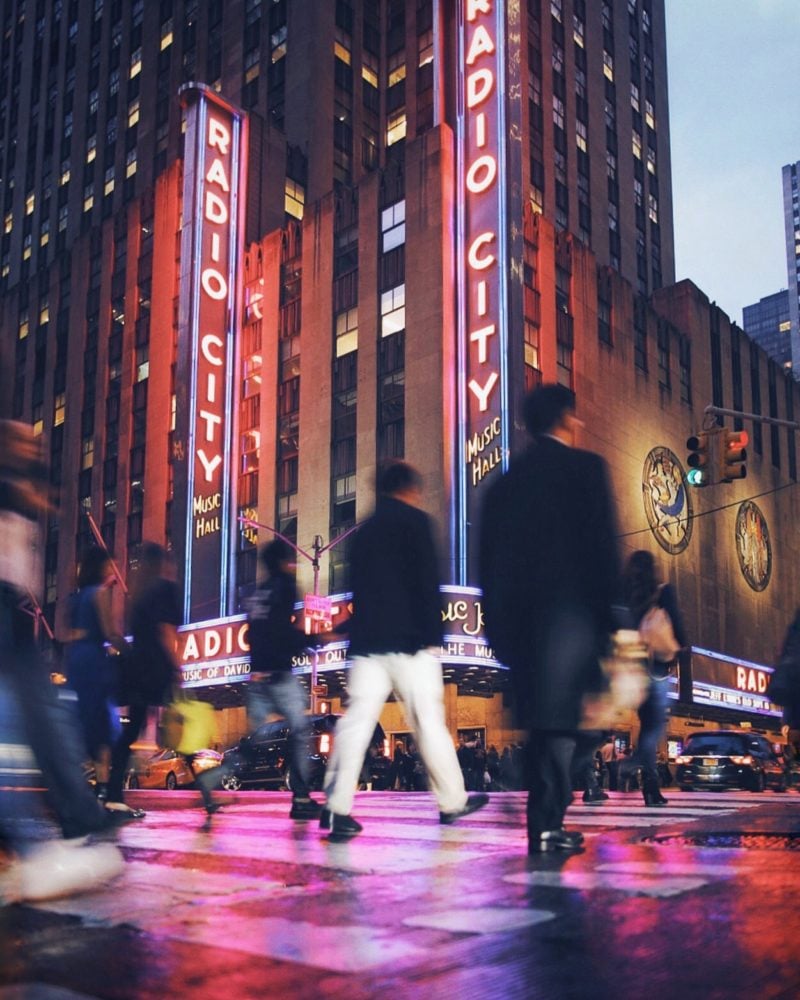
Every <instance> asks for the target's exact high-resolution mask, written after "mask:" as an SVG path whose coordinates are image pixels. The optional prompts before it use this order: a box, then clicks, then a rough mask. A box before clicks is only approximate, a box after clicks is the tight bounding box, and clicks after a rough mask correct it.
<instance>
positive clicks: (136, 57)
mask: <svg viewBox="0 0 800 1000" xmlns="http://www.w3.org/2000/svg"><path fill="white" fill-rule="evenodd" d="M141 72H142V49H141V46H140V47H139V48H138V49H136V51H135V52H133V53H131V68H130V71H129V73H128V79H129V80H132V79H133V78H134V77H135V76H138V75H139V74H140V73H141Z"/></svg>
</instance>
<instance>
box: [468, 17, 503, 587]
mask: <svg viewBox="0 0 800 1000" xmlns="http://www.w3.org/2000/svg"><path fill="white" fill-rule="evenodd" d="M504 12H505V2H504V0H461V3H460V4H459V23H458V31H459V46H458V49H459V73H458V98H459V114H458V149H457V154H458V155H457V163H458V178H457V187H458V215H459V225H458V250H457V261H458V264H457V266H458V276H457V279H458V280H457V287H458V294H459V303H458V316H459V324H458V326H459V329H458V352H457V357H458V379H459V384H458V410H459V413H458V436H459V439H458V448H457V454H458V459H457V461H458V475H457V480H458V498H457V504H458V511H457V514H456V518H455V522H456V530H457V532H459V540H458V543H457V549H458V552H457V563H458V567H459V569H458V582H459V583H461V584H465V583H466V582H467V578H468V576H469V574H470V572H471V567H472V564H473V562H474V552H473V550H474V548H475V546H474V544H473V541H472V539H471V537H470V526H472V525H476V524H477V520H478V511H479V507H480V500H481V494H482V490H483V488H484V487H485V486H486V485H487V484H488V483H489V482H490V481H491V480H492V479H493V478H494V476H495V475H498V474H499V473H500V471H501V470H502V469H503V468H504V467H505V465H506V464H507V460H508V449H509V426H508V373H507V357H508V352H507V341H508V331H507V297H508V289H507V272H508V263H507V255H508V249H507V227H506V185H505V135H504V133H505V111H504V78H505V68H504V46H505V26H504V21H505V18H504Z"/></svg>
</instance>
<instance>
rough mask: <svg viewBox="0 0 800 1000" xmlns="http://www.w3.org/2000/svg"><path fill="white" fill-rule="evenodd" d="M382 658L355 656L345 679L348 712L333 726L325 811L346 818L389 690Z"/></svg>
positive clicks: (326, 776) (326, 780) (326, 778)
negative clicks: (346, 679)
mask: <svg viewBox="0 0 800 1000" xmlns="http://www.w3.org/2000/svg"><path fill="white" fill-rule="evenodd" d="M385 659H386V657H384V656H355V657H353V664H352V666H351V667H350V673H349V676H348V684H347V693H348V696H349V703H348V706H347V711H346V712H345V714H344V715H343V716H342V718H341V719H339V721H338V722H337V723H336V734H335V737H334V752H333V754H332V756H331V759H330V760H329V762H328V768H327V770H326V772H325V796H326V798H327V806H328V809H330V811H331V812H332V813H336V814H337V815H340V816H348V815H349V814H350V810H351V809H352V808H353V796H354V793H355V788H356V784H357V782H358V776H359V774H360V773H361V766H362V764H363V763H364V754H365V753H366V751H367V747H368V746H369V741H370V739H371V738H372V734H373V733H374V732H375V724H376V722H377V721H378V716H379V715H380V711H381V708H382V707H383V704H384V702H385V701H386V699H387V698H388V697H389V694H390V692H391V690H392V685H391V681H390V680H389V675H388V673H387V670H386V665H385V662H384V661H385Z"/></svg>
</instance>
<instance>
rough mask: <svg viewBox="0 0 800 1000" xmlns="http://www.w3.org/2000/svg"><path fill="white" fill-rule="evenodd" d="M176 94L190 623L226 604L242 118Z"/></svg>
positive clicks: (180, 427)
mask: <svg viewBox="0 0 800 1000" xmlns="http://www.w3.org/2000/svg"><path fill="white" fill-rule="evenodd" d="M181 94H182V97H183V100H184V106H185V113H186V119H187V123H186V124H187V127H186V137H185V139H186V145H185V160H184V177H183V231H182V240H181V279H180V306H179V324H178V369H177V373H176V396H177V400H176V403H177V405H176V427H175V436H174V444H173V455H172V459H173V464H174V470H175V501H174V510H175V521H174V530H173V537H174V538H175V541H176V547H177V548H178V549H179V552H178V555H179V558H180V560H181V562H180V563H179V565H182V566H183V567H184V587H183V591H184V620H185V621H186V622H191V621H198V620H207V619H209V618H213V617H215V616H218V615H221V614H224V613H225V612H226V611H229V610H230V600H231V588H232V579H231V563H232V557H233V555H232V554H233V544H234V537H235V535H234V532H233V528H232V522H233V520H234V519H233V518H232V516H231V494H232V476H233V467H232V442H233V441H234V440H235V437H234V434H235V427H234V422H235V406H234V402H233V387H234V359H235V351H234V349H235V343H236V329H237V323H238V316H239V303H238V295H239V286H240V281H239V274H238V271H239V262H240V259H241V254H242V224H241V215H242V207H243V204H244V149H245V134H244V133H245V123H244V119H243V117H242V115H241V114H240V113H239V112H238V111H237V110H235V109H234V108H233V107H232V106H231V105H229V104H228V103H227V102H225V101H223V100H222V99H221V98H220V97H219V96H218V95H217V94H215V93H214V92H213V91H210V90H209V89H208V88H207V87H205V86H203V85H202V84H187V85H186V86H185V87H183V88H182V90H181Z"/></svg>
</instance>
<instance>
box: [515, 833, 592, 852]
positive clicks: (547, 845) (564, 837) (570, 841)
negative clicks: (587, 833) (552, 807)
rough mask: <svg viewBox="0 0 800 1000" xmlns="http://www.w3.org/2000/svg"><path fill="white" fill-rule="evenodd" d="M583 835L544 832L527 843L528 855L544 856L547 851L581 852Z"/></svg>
mask: <svg viewBox="0 0 800 1000" xmlns="http://www.w3.org/2000/svg"><path fill="white" fill-rule="evenodd" d="M582 850H583V834H582V833H579V832H575V833H570V832H569V831H568V830H545V831H543V832H542V833H540V834H539V835H538V837H532V838H531V839H530V841H529V842H528V854H544V853H546V852H547V851H582Z"/></svg>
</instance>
